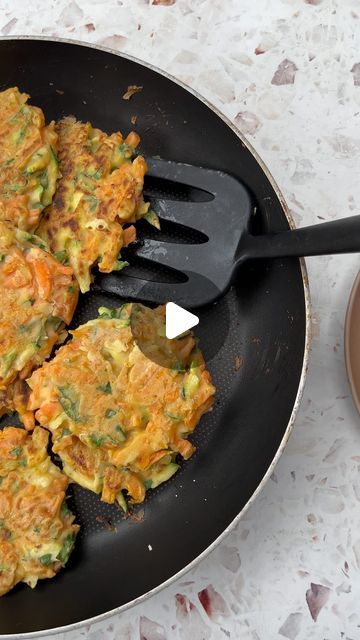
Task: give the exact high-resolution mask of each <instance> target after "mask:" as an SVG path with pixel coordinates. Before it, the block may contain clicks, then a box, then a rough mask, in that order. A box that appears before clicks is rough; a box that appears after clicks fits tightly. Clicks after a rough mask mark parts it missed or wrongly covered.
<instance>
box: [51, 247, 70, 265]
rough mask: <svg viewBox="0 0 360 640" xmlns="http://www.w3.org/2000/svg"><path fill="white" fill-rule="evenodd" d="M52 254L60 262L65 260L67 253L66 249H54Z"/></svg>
mask: <svg viewBox="0 0 360 640" xmlns="http://www.w3.org/2000/svg"><path fill="white" fill-rule="evenodd" d="M54 256H55V258H56V260H57V261H58V262H61V263H62V264H64V263H65V262H67V259H68V255H67V251H66V250H65V249H63V250H62V251H55V253H54Z"/></svg>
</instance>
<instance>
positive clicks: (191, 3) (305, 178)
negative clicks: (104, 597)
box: [0, 0, 360, 640]
mask: <svg viewBox="0 0 360 640" xmlns="http://www.w3.org/2000/svg"><path fill="white" fill-rule="evenodd" d="M0 32H1V34H2V35H18V34H28V35H44V36H61V37H67V38H73V39H78V40H84V41H89V42H92V43H98V44H101V45H106V46H109V47H112V48H114V49H117V50H119V51H124V52H126V53H130V54H133V55H137V56H139V55H140V56H141V57H142V59H144V60H145V61H149V62H151V63H152V64H154V65H157V66H159V67H160V68H162V69H165V70H166V71H168V72H170V73H171V74H173V75H174V76H176V77H177V78H180V79H181V80H182V81H184V82H185V83H187V84H188V85H190V86H192V87H194V88H195V89H196V90H197V91H199V92H200V93H201V94H203V95H204V96H205V97H206V98H208V99H209V100H210V101H211V102H213V103H214V104H215V105H216V106H217V107H218V108H219V109H220V110H221V111H222V112H223V113H224V114H226V115H227V116H228V117H229V118H230V119H231V120H232V121H233V122H234V123H235V124H236V125H237V126H238V127H239V128H240V129H241V130H242V131H243V132H244V134H245V135H246V136H247V137H248V139H249V140H250V142H251V143H252V144H253V146H254V147H255V149H256V150H257V151H258V153H259V154H260V155H261V157H262V158H263V159H264V161H265V163H266V164H267V165H268V167H269V169H270V171H271V172H272V174H273V175H274V177H275V179H276V181H277V182H278V184H279V186H280V188H281V189H282V191H283V193H284V195H285V197H286V199H287V202H288V204H289V206H290V209H291V211H292V214H293V216H294V219H295V221H296V223H297V224H299V225H305V224H311V223H316V222H318V221H319V220H331V219H333V218H335V217H340V216H346V215H350V214H352V213H359V208H360V181H359V166H360V165H359V160H360V128H359V123H360V2H359V0H272V1H271V2H270V0H256V1H255V0H152V1H151V0H33V2H31V3H25V2H24V0H0ZM358 129H359V131H358ZM358 263H359V258H358V256H356V255H353V256H340V257H323V258H312V259H309V260H307V266H308V271H309V280H310V287H311V295H312V302H313V327H312V329H313V331H312V332H313V343H312V353H311V357H310V365H309V373H308V377H307V383H306V388H305V393H304V397H303V401H302V404H301V409H300V411H299V414H298V417H297V420H296V424H295V427H294V429H293V432H292V435H291V437H290V440H289V442H288V444H287V446H286V449H285V452H284V454H283V456H282V457H281V459H280V461H279V463H278V465H277V467H276V469H275V472H274V473H273V475H272V478H271V480H270V481H269V482H268V483H267V485H266V486H265V488H264V490H263V491H262V493H261V494H260V495H259V496H258V498H257V499H256V500H255V502H254V503H253V505H252V506H251V508H250V509H249V510H248V511H247V513H246V515H245V516H244V517H243V519H242V520H241V522H240V524H239V525H238V526H237V528H236V530H234V531H233V532H232V533H231V534H230V535H229V537H228V538H227V539H226V540H225V541H224V542H223V543H222V544H221V545H220V546H219V547H218V548H217V549H216V550H215V551H213V552H212V553H211V554H210V555H209V556H208V557H207V558H206V559H205V560H204V561H202V562H201V563H200V564H199V565H198V566H197V567H196V568H195V569H194V570H192V571H191V572H190V573H188V574H187V575H186V576H185V577H183V578H182V579H180V580H179V581H177V582H176V583H174V584H173V585H172V586H170V587H168V588H167V589H165V590H163V591H162V592H161V593H159V594H158V595H156V596H155V597H153V598H151V599H150V600H148V601H147V602H145V603H144V604H141V605H139V606H136V607H134V608H133V609H131V610H130V611H128V612H125V613H124V614H123V615H121V616H116V617H113V618H110V619H108V620H106V621H105V622H104V623H102V624H100V625H93V626H92V627H90V628H88V627H83V628H82V629H80V630H78V631H75V632H72V633H65V634H60V635H58V636H48V637H49V638H55V637H56V638H58V640H61V639H63V638H64V639H65V638H66V640H80V639H83V638H84V639H85V638H86V639H88V640H115V639H116V640H165V639H166V640H173V639H174V640H223V639H224V640H226V639H227V638H231V639H232V640H247V639H249V640H269V639H270V640H283V639H284V638H288V639H289V640H295V639H296V640H305V639H306V640H308V639H312V638H314V639H316V640H318V639H319V640H338V639H341V638H344V639H347V640H358V639H359V638H360V609H359V601H360V473H359V470H360V419H359V416H358V415H357V413H356V410H355V408H354V406H353V403H352V399H351V396H350V391H349V387H348V383H347V378H346V374H345V367H344V357H343V329H344V315H345V309H346V304H347V300H348V296H349V292H350V288H351V284H352V281H353V279H354V277H355V275H356V273H357V270H358Z"/></svg>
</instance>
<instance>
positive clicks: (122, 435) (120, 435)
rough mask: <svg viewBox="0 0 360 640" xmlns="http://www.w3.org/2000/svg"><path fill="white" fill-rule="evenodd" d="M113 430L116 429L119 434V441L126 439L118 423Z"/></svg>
mask: <svg viewBox="0 0 360 640" xmlns="http://www.w3.org/2000/svg"><path fill="white" fill-rule="evenodd" d="M115 431H117V432H118V434H119V436H118V438H119V440H121V442H124V440H126V434H125V433H124V431H123V429H122V428H121V426H120V425H119V424H117V425H116V427H115Z"/></svg>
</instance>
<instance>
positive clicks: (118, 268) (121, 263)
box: [113, 260, 129, 271]
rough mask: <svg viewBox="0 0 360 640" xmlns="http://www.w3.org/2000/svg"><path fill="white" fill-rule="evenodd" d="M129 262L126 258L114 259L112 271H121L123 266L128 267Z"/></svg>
mask: <svg viewBox="0 0 360 640" xmlns="http://www.w3.org/2000/svg"><path fill="white" fill-rule="evenodd" d="M128 266H129V263H128V262H126V260H116V262H115V266H114V267H113V270H114V271H121V270H122V269H124V268H125V267H128Z"/></svg>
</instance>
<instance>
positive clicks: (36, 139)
mask: <svg viewBox="0 0 360 640" xmlns="http://www.w3.org/2000/svg"><path fill="white" fill-rule="evenodd" d="M28 99H29V96H28V95H27V94H26V93H20V92H19V90H18V88H17V87H14V88H11V89H7V90H6V91H2V92H0V220H7V221H9V222H11V223H12V224H14V225H16V226H17V227H19V228H20V229H24V230H26V231H32V230H34V229H35V227H36V226H37V225H38V223H39V219H40V215H41V212H42V210H43V209H44V207H46V206H47V205H49V204H50V203H51V201H52V198H53V195H54V192H55V187H56V180H57V178H58V163H57V159H56V155H55V154H56V149H57V138H58V136H57V133H56V132H55V124H54V122H51V123H50V124H49V125H48V126H45V120H44V114H43V112H42V110H41V109H40V108H39V107H33V106H32V105H29V104H27V101H28Z"/></svg>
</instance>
